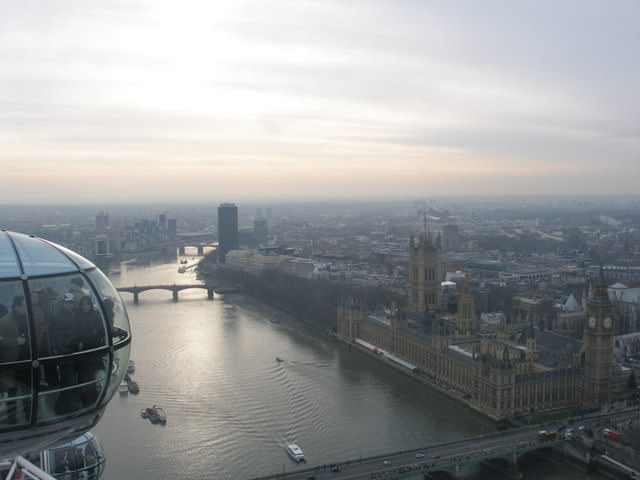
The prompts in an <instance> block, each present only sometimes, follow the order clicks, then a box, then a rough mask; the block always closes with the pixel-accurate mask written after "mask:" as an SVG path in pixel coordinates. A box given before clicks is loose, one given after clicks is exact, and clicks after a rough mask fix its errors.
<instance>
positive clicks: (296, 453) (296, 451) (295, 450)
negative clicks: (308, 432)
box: [284, 443, 306, 463]
mask: <svg viewBox="0 0 640 480" xmlns="http://www.w3.org/2000/svg"><path fill="white" fill-rule="evenodd" d="M284 449H285V450H286V451H287V453H288V454H289V456H290V457H291V458H293V459H294V460H295V461H296V462H298V463H300V462H306V460H305V458H304V453H303V452H302V449H301V448H300V447H299V446H298V445H296V444H295V443H289V444H287V446H286V447H285V448H284Z"/></svg>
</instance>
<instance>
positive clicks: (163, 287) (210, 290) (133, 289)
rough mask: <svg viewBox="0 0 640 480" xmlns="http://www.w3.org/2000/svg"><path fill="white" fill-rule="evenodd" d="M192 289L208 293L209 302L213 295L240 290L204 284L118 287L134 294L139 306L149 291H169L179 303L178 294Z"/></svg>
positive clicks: (120, 290)
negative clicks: (141, 299)
mask: <svg viewBox="0 0 640 480" xmlns="http://www.w3.org/2000/svg"><path fill="white" fill-rule="evenodd" d="M191 288H199V289H202V290H206V291H207V298H208V299H209V300H213V293H214V292H216V293H222V294H224V293H233V292H236V291H237V290H239V287H237V286H225V287H216V286H212V285H205V284H202V283H187V284H185V283H178V284H176V283H174V284H171V285H168V284H165V285H134V286H132V287H118V289H117V290H118V291H119V292H127V293H132V294H133V303H135V304H138V302H139V301H140V294H141V293H142V292H146V291H147V290H168V291H170V292H171V293H172V297H173V301H174V302H177V301H178V292H181V291H182V290H188V289H191Z"/></svg>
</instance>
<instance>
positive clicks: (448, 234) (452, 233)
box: [442, 224, 460, 252]
mask: <svg viewBox="0 0 640 480" xmlns="http://www.w3.org/2000/svg"><path fill="white" fill-rule="evenodd" d="M459 248H460V227H458V225H451V224H450V225H445V226H444V227H443V228H442V249H443V251H445V252H455V251H457V250H459Z"/></svg>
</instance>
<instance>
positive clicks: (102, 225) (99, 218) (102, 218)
mask: <svg viewBox="0 0 640 480" xmlns="http://www.w3.org/2000/svg"><path fill="white" fill-rule="evenodd" d="M107 228H109V214H108V213H104V212H100V213H98V214H96V232H98V233H102V232H104V231H105V230H106V229H107Z"/></svg>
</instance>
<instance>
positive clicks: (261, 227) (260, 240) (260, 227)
mask: <svg viewBox="0 0 640 480" xmlns="http://www.w3.org/2000/svg"><path fill="white" fill-rule="evenodd" d="M253 237H254V239H255V241H256V243H257V244H258V245H263V244H265V243H267V220H266V219H265V218H256V219H255V220H254V221H253Z"/></svg>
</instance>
